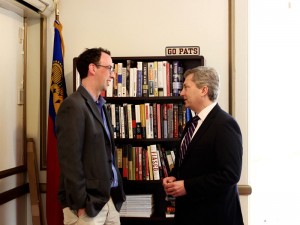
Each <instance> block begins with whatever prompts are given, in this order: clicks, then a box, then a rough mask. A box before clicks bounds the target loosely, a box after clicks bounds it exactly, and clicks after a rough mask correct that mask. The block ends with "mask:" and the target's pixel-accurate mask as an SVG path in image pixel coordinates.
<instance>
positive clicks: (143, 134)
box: [140, 104, 147, 139]
mask: <svg viewBox="0 0 300 225" xmlns="http://www.w3.org/2000/svg"><path fill="white" fill-rule="evenodd" d="M140 110H141V114H140V115H141V125H142V126H141V128H142V138H143V139H145V138H147V137H146V114H145V104H140Z"/></svg>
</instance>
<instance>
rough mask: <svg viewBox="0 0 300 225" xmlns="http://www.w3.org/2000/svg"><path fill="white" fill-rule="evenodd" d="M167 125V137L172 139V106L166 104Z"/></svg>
mask: <svg viewBox="0 0 300 225" xmlns="http://www.w3.org/2000/svg"><path fill="white" fill-rule="evenodd" d="M167 115H168V117H167V123H168V129H167V130H168V135H167V137H168V138H173V123H174V122H173V121H174V119H173V104H172V103H169V104H167Z"/></svg>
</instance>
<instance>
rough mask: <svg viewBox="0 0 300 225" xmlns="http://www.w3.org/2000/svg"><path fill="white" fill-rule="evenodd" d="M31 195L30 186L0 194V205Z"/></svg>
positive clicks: (25, 185) (24, 185)
mask: <svg viewBox="0 0 300 225" xmlns="http://www.w3.org/2000/svg"><path fill="white" fill-rule="evenodd" d="M28 193H29V184H28V183H26V184H23V185H20V186H18V187H15V188H13V189H10V190H8V191H5V192H2V193H1V194H0V205H2V204H4V203H6V202H9V201H11V200H13V199H16V198H18V197H21V196H23V195H25V194H28Z"/></svg>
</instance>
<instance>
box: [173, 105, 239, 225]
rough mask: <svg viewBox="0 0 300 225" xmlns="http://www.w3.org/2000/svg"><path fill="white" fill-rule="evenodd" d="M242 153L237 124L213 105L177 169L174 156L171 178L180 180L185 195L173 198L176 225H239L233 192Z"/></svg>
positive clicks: (235, 193) (235, 190) (236, 200)
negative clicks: (182, 182)
mask: <svg viewBox="0 0 300 225" xmlns="http://www.w3.org/2000/svg"><path fill="white" fill-rule="evenodd" d="M188 126H189V124H187V125H186V127H185V130H184V131H183V136H184V134H185V132H186V131H187V129H186V128H187V127H188ZM242 152H243V149H242V135H241V131H240V128H239V126H238V124H237V122H236V121H235V120H234V119H233V118H232V117H231V116H230V115H229V114H228V113H226V112H225V111H223V110H222V109H221V108H220V107H219V105H218V104H217V105H216V106H215V107H214V108H213V109H212V110H211V112H210V113H209V114H208V115H207V117H206V119H205V120H204V121H203V123H202V124H201V126H200V128H199V130H198V131H197V132H196V134H195V136H194V137H193V139H192V141H191V142H190V144H189V146H188V149H187V153H186V155H185V158H184V160H183V162H182V165H181V166H180V167H178V161H177V160H178V152H177V157H176V159H177V160H176V162H175V167H174V169H173V171H172V175H174V176H175V177H176V178H177V180H184V186H185V189H186V191H187V194H186V195H185V196H182V197H178V198H176V212H175V221H176V224H178V225H179V224H180V225H185V224H189V225H196V224H197V225H242V224H243V218H242V213H241V207H240V201H239V193H238V189H237V183H238V181H239V179H240V175H241V169H242V154H243V153H242Z"/></svg>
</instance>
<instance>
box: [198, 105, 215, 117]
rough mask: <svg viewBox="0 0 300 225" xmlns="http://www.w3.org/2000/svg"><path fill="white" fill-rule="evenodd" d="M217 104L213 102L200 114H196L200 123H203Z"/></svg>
mask: <svg viewBox="0 0 300 225" xmlns="http://www.w3.org/2000/svg"><path fill="white" fill-rule="evenodd" d="M216 104H217V102H213V103H212V104H210V105H209V106H206V107H205V108H204V109H203V110H202V111H201V112H200V113H198V116H199V117H200V119H201V121H204V120H205V118H206V117H207V115H208V114H209V113H210V111H211V110H212V109H213V108H214V107H215V106H216Z"/></svg>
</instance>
